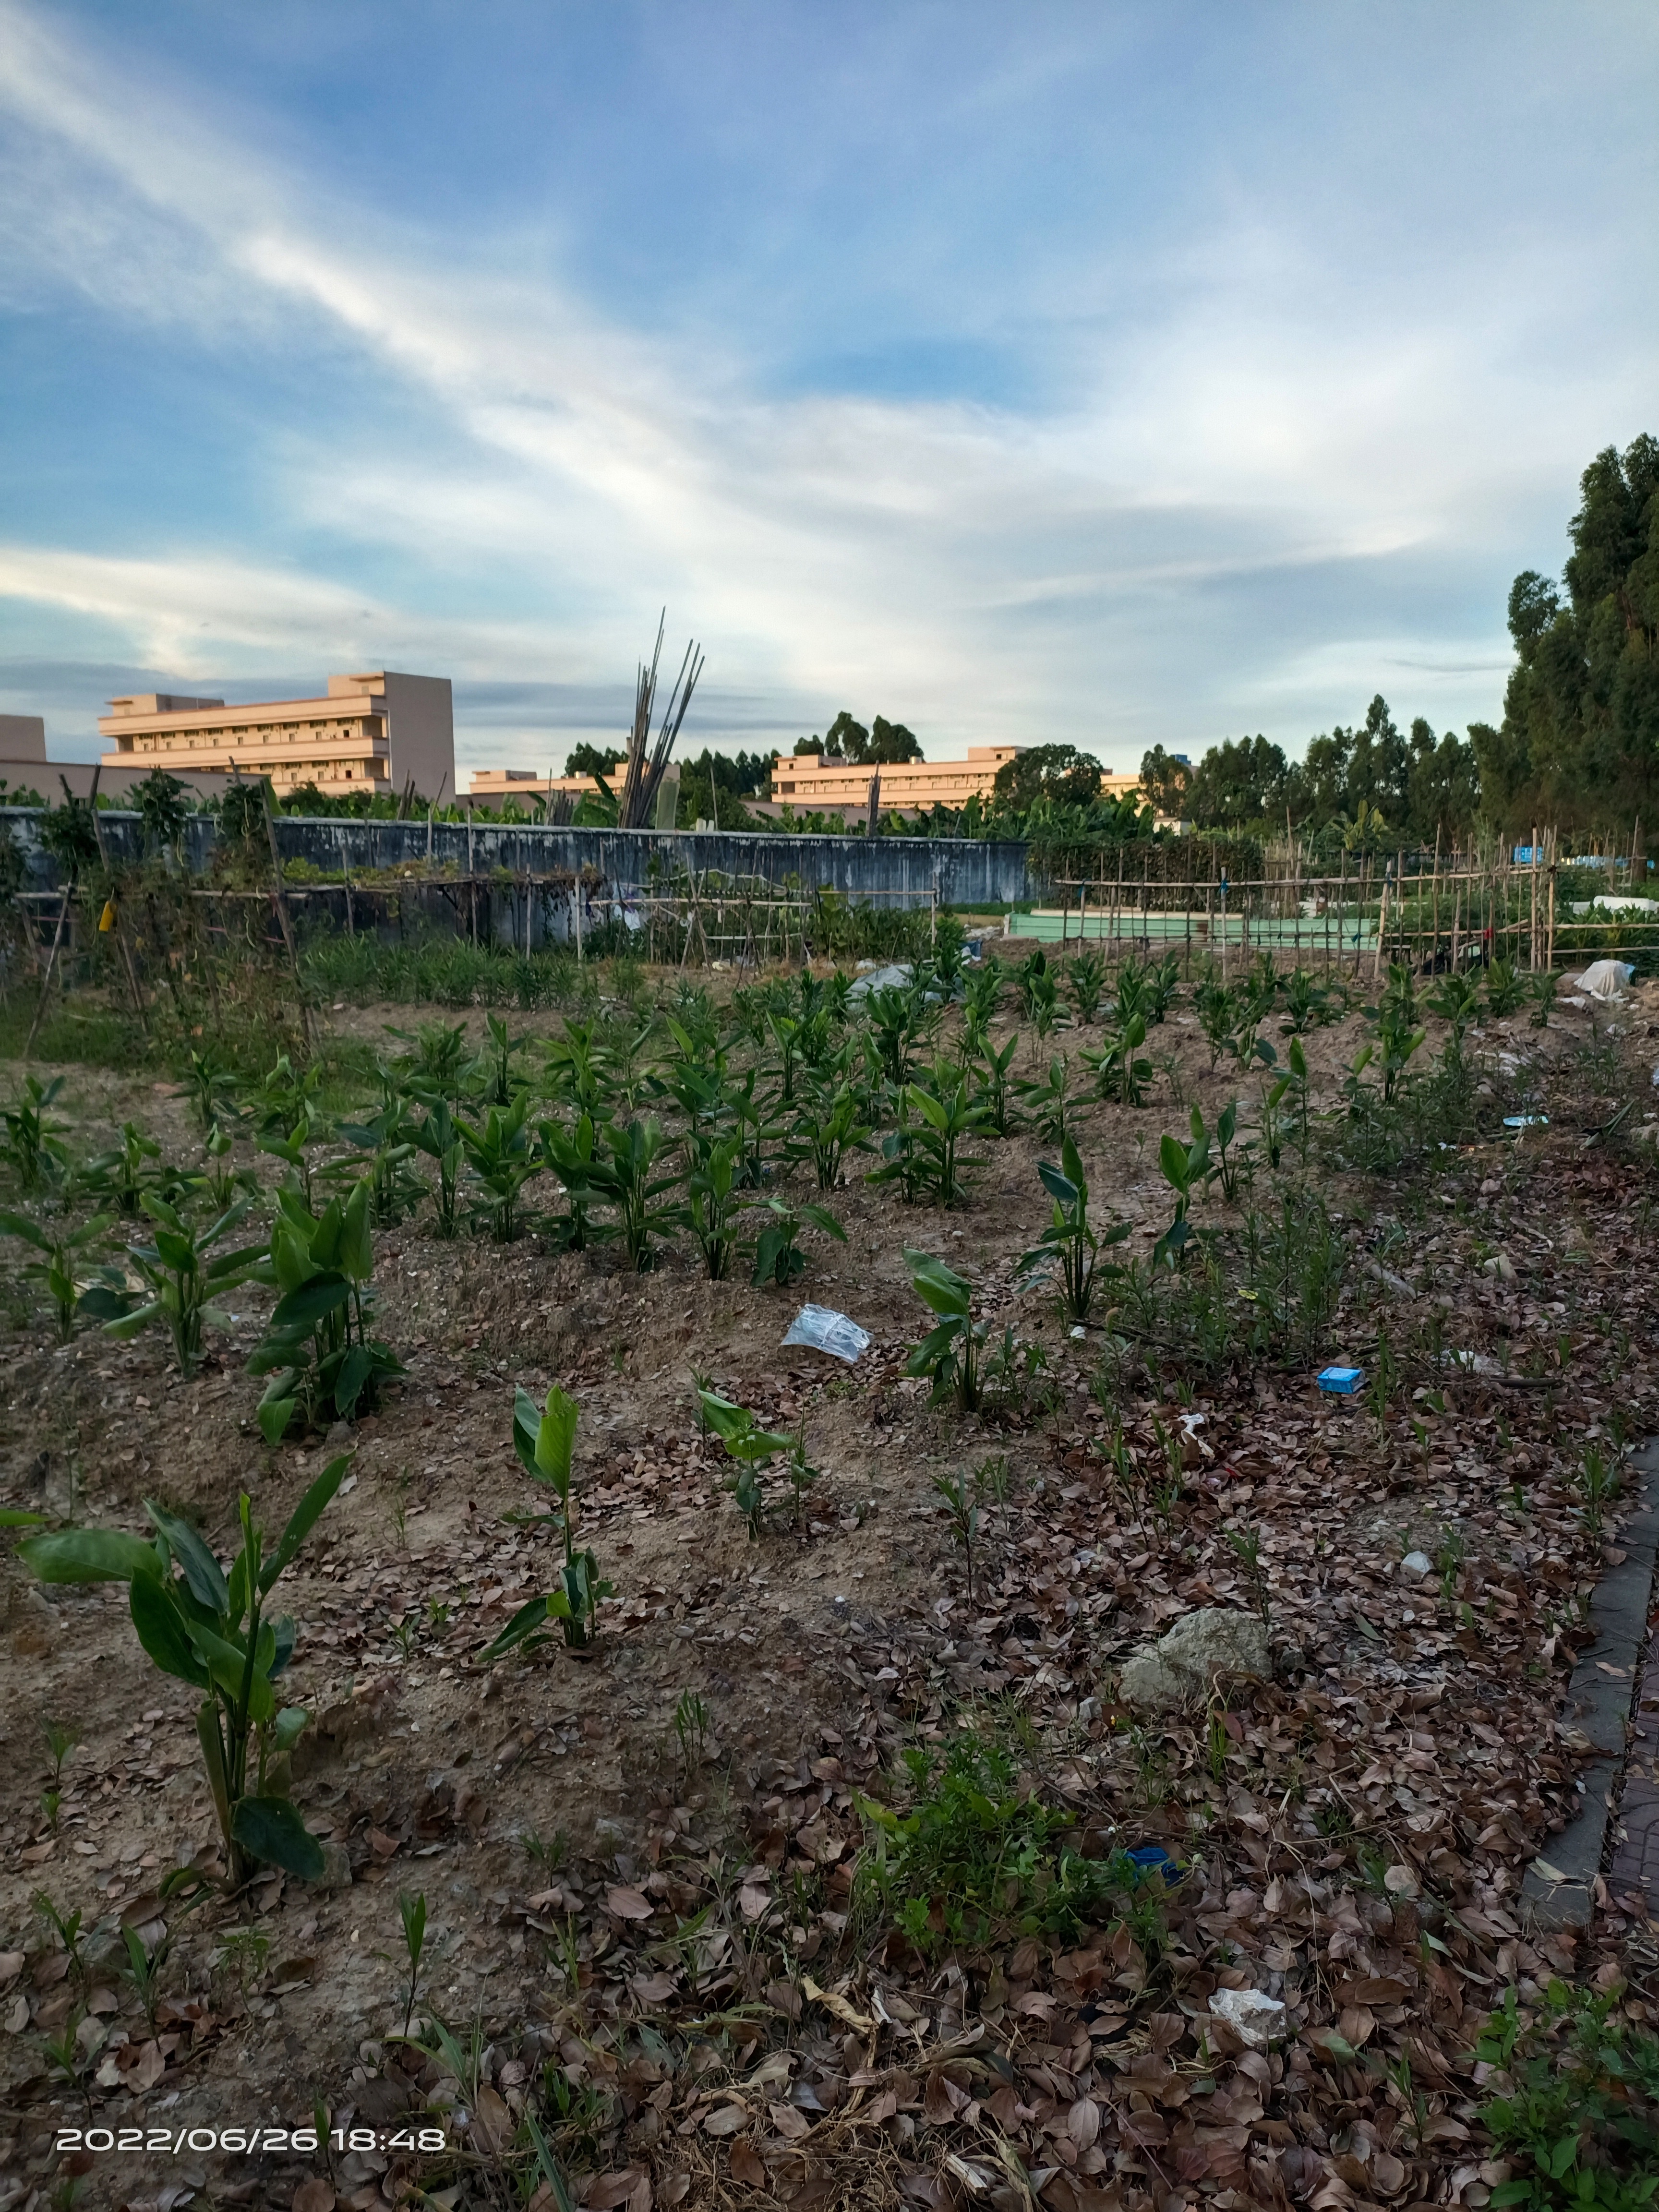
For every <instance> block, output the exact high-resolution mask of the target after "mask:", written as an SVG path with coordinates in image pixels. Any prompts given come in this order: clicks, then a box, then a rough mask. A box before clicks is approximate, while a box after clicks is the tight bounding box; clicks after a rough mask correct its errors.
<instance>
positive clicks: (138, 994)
mask: <svg viewBox="0 0 1659 2212" xmlns="http://www.w3.org/2000/svg"><path fill="white" fill-rule="evenodd" d="M102 772H103V764H102V763H101V762H100V763H99V765H98V767H97V768H95V769H94V770H93V774H92V834H93V836H94V837H95V838H96V839H97V840H98V858H99V860H100V861H101V862H102V863H103V869H104V873H105V874H106V876H108V875H109V873H110V866H109V850H108V848H107V847H106V845H105V843H104V829H103V824H102V823H100V821H99V819H98V778H99V776H100V775H101V774H102ZM58 781H59V783H61V784H62V785H63V787H64V798H65V799H68V798H69V796H70V787H69V778H68V777H67V776H65V775H60V776H59V777H58ZM104 914H105V915H107V917H108V921H109V930H110V934H111V935H112V937H113V938H114V939H115V942H116V944H117V945H118V947H119V949H120V954H121V965H122V967H123V968H125V970H126V976H127V989H128V991H129V992H130V993H131V996H132V1011H133V1012H134V1013H135V1014H137V1017H138V1027H139V1029H140V1030H141V1031H142V1032H143V1039H144V1042H145V1043H146V1044H148V1043H149V1015H148V1014H147V1013H146V1012H145V1011H144V994H143V992H142V991H141V990H140V989H139V987H138V970H137V968H136V967H135V966H134V964H133V958H132V945H131V941H130V940H129V939H128V936H127V933H126V932H125V929H123V928H122V927H121V902H120V901H119V899H118V898H117V896H116V895H115V882H114V878H113V877H111V878H110V892H109V897H108V900H107V902H106V905H105V908H104ZM98 927H99V928H100V930H101V929H102V928H103V927H104V921H103V918H102V917H101V916H100V920H99V923H98Z"/></svg>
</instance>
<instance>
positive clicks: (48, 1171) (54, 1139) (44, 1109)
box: [0, 1075, 70, 1191]
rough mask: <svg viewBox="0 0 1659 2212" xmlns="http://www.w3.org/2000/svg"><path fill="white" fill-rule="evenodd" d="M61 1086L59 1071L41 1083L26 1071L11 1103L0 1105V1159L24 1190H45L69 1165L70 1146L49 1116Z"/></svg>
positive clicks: (61, 1078) (59, 1127) (62, 1174)
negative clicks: (20, 1089)
mask: <svg viewBox="0 0 1659 2212" xmlns="http://www.w3.org/2000/svg"><path fill="white" fill-rule="evenodd" d="M63 1088H64V1079H63V1077H62V1076H61V1075H54V1076H53V1077H52V1080H51V1081H50V1082H49V1083H42V1082H41V1080H40V1077H39V1076H36V1075H26V1076H25V1077H24V1078H23V1088H22V1091H21V1095H20V1096H19V1097H17V1098H16V1099H15V1101H14V1102H13V1103H12V1104H11V1105H9V1106H7V1107H4V1108H0V1129H3V1130H4V1132H5V1134H4V1135H3V1137H0V1159H3V1160H5V1161H7V1162H8V1163H9V1165H10V1168H11V1170H12V1172H13V1174H14V1175H15V1176H16V1177H17V1181H18V1184H19V1186H20V1188H21V1189H23V1190H25V1191H37V1190H45V1189H46V1188H49V1187H50V1186H51V1185H52V1184H53V1183H57V1182H61V1181H62V1179H63V1177H64V1173H65V1171H66V1170H67V1169H68V1167H69V1164H70V1156H69V1148H68V1146H66V1145H65V1144H64V1139H63V1135H62V1132H61V1125H60V1124H59V1123H58V1122H57V1121H53V1120H52V1115H51V1111H50V1109H51V1108H52V1106H53V1105H55V1104H56V1103H57V1101H58V1097H59V1096H60V1095H61V1094H62V1091H63Z"/></svg>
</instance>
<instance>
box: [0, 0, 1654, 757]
mask: <svg viewBox="0 0 1659 2212" xmlns="http://www.w3.org/2000/svg"><path fill="white" fill-rule="evenodd" d="M1656 111H1659V14H1656V12H1655V11H1654V10H1653V9H1652V8H1651V7H1650V6H1649V5H1648V4H1646V0H1641V4H1631V5H1623V4H1617V0H1607V3H1606V4H1597V0H1585V4H1581V5H1579V6H1577V7H1574V8H1571V9H1564V8H1562V7H1560V6H1559V5H1547V6H1534V7H1529V6H1528V5H1526V4H1524V0H1502V4H1492V5H1485V4H1481V0H1462V4H1460V5H1459V6H1458V7H1457V8H1455V9H1446V8H1445V7H1444V6H1443V5H1437V4H1436V5H1420V6H1419V5H1410V4H1401V5H1392V6H1390V5H1384V6H1382V7H1377V6H1375V5H1370V6H1359V5H1352V6H1346V5H1342V4H1338V3H1337V0H1317V4H1309V5H1297V4H1283V5H1265V4H1259V5H1252V4H1249V0H1239V4H1232V5H1226V6H1223V5H1221V4H1219V0H1206V4H1202V5H1196V4H1194V5H1182V4H1181V3H1180V0H1151V4H1146V5H1138V4H1121V5H1112V4H1109V0H1106V3H1105V4H1100V0H1097V4H1095V5H1091V6H1086V7H1084V6H1077V7H1073V6H1067V5H1060V4H1042V0H1034V4H1032V5H1030V6H1027V7H1024V8H1018V9H1010V8H1008V7H1006V5H1002V4H998V5H976V4H972V0H958V3H957V4H954V5H950V6H945V5H935V4H906V0H871V4H869V5H841V4H835V0H823V4H818V5H815V6H811V7H808V6H806V5H787V4H782V0H768V4H765V5H761V4H753V5H738V4H732V5H714V4H708V5H700V4H696V0H675V4H672V5H668V4H663V5H659V6H651V5H642V6H635V5H629V4H627V0H594V4H592V5H565V6H561V5H547V4H540V5H534V6H532V5H519V4H492V0H474V3H473V4H471V5H469V6H467V7H465V8H462V7H459V6H458V5H454V4H442V5H440V4H437V0H399V4H397V5H393V4H391V0H378V3H377V4H369V0H327V4H315V5H313V4H304V5H284V4H283V0H269V4H267V5H265V6H264V7H262V8H259V9H241V8H238V9H226V8H223V7H222V6H219V5H216V4H213V0H149V5H147V6H146V7H145V8H144V9H135V8H133V7H132V6H131V4H129V0H123V4H119V5H117V4H76V0H55V4H53V5H52V6H50V7H45V6H28V5H18V4H15V0H0V392H3V399H4V404H3V405H0V483H3V486H4V492H5V496H4V499H3V503H0V709H3V710H6V711H10V712H20V713H41V714H45V715H46V720H47V729H48V735H49V738H51V740H52V744H53V746H54V748H55V749H56V750H60V751H61V752H63V753H64V754H80V755H82V756H85V755H88V754H90V753H92V752H94V751H95V750H96V749H97V744H96V738H95V732H94V720H95V717H96V715H97V714H98V713H99V712H100V708H101V702H103V700H104V699H106V697H107V696H109V694H110V693H111V692H112V691H115V690H125V689H131V688H135V687H139V688H157V687H159V688H163V689H165V688H168V687H173V688H178V689H182V690H213V691H222V692H223V693H224V694H225V695H227V696H231V697H243V698H253V697H259V696H273V695H276V694H281V693H283V692H292V691H298V690H310V689H312V688H313V687H314V686H319V684H320V681H321V679H322V678H323V677H324V676H325V674H326V673H327V672H328V671H331V670H343V669H347V668H354V667H357V668H361V667H366V666H374V665H391V666H394V667H403V668H411V669H415V670H418V671H423V672H428V673H437V674H448V675H450V676H452V677H453V678H454V680H455V684H456V696H457V736H458V748H459V754H460V757H461V759H462V761H463V763H465V764H466V765H485V764H489V763H509V764H518V765H532V764H540V763H544V762H545V761H547V760H550V759H552V760H562V756H563V754H564V752H565V751H566V750H568V746H569V744H571V743H572V742H573V741H574V739H575V738H577V737H580V736H582V735H587V734H592V733H595V732H600V733H604V734H612V733H614V732H616V731H617V729H618V728H619V727H620V726H621V725H622V724H623V722H624V721H625V720H626V718H627V714H628V710H629V698H630V693H631V680H632V671H633V665H634V662H635V659H636V658H637V656H638V655H639V653H641V651H642V650H644V649H646V648H647V646H648V643H649V640H650V637H651V635H653V632H654V628H655V623H656V617H657V612H658V610H659V607H660V606H661V605H667V607H668V610H669V635H670V640H671V642H673V643H675V645H676V647H678V642H679V641H683V639H684V636H685V635H688V634H690V633H695V634H696V635H697V636H698V637H699V639H700V640H701V641H702V643H703V645H704V647H705V649H706V651H707V653H708V669H707V673H706V675H705V678H704V682H703V689H702V692H701V693H700V695H699V698H698V702H697V705H696V708H694V710H693V714H692V716H691V719H690V721H689V722H688V725H687V737H688V738H691V739H693V740H694V741H696V742H697V743H699V744H700V743H701V742H702V741H703V740H704V739H713V740H714V742H716V743H720V744H732V745H738V744H749V745H754V744H768V745H769V744H783V745H784V746H785V747H786V748H787V746H788V745H789V744H792V743H793V740H794V738H796V737H797V736H799V735H801V734H803V733H805V732H810V731H817V730H821V729H823V726H824V725H825V724H826V722H827V721H828V720H829V719H830V717H832V716H833V715H834V714H835V713H836V710H837V709H838V708H842V707H848V708H851V709H852V710H853V711H854V713H855V714H858V715H860V717H861V718H863V719H865V720H868V719H869V717H870V716H871V715H872V714H878V713H883V714H888V715H889V716H890V717H891V718H893V719H895V720H903V721H905V722H908V724H909V725H910V726H912V727H913V728H914V729H915V731H916V732H918V734H919V735H920V736H921V738H922V739H923V741H924V743H925V744H926V746H927V750H928V751H929V752H930V753H931V754H933V756H934V757H939V756H941V755H946V754H950V753H952V752H955V751H957V750H960V749H961V747H962V746H963V744H974V743H988V742H992V741H996V740H1009V739H1012V741H1014V742H1017V743H1041V742H1043V741H1046V740H1050V739H1054V738H1069V739H1071V740H1073V741H1074V742H1077V743H1079V744H1084V745H1085V746H1086V747H1087V748H1088V749H1090V750H1094V751H1096V752H1097V753H1098V754H1099V755H1100V756H1101V757H1102V758H1103V760H1105V761H1106V762H1107V763H1108V765H1109V766H1111V767H1114V768H1120V769H1128V768H1133V767H1135V766H1136V765H1138V763H1139V758H1140V755H1141V753H1142V751H1143V750H1144V749H1145V748H1146V746H1147V745H1149V744H1155V743H1159V742H1162V743H1164V744H1168V745H1170V747H1171V748H1172V749H1175V750H1186V751H1193V752H1196V751H1198V750H1201V749H1202V748H1203V747H1204V746H1205V745H1206V744H1210V743H1212V742H1213V741H1215V740H1216V739H1218V738H1223V737H1225V736H1237V735H1240V734H1243V733H1244V732H1251V731H1255V730H1263V731H1265V732H1267V733H1268V734H1269V735H1270V736H1273V737H1274V738H1278V739H1279V741H1280V742H1281V743H1283V744H1285V745H1286V746H1287V747H1289V748H1291V750H1299V748H1300V747H1301V745H1302V744H1304V743H1305V742H1306V739H1307V738H1308V737H1309V736H1310V735H1311V734H1312V733H1313V732H1315V731H1316V730H1319V729H1322V728H1327V727H1328V726H1330V725H1331V724H1332V723H1333V722H1334V721H1339V720H1340V721H1344V722H1347V721H1352V720H1357V719H1358V718H1359V717H1360V716H1362V715H1363V714H1364V708H1365V705H1366V702H1368V701H1369V699H1370V696H1371V695H1372V693H1373V692H1374V691H1376V690H1382V691H1383V693H1384V694H1385V695H1386V696H1388V697H1389V700H1390V702H1392V704H1393V705H1394V707H1395V711H1396V714H1398V715H1399V716H1400V717H1401V720H1404V719H1406V718H1407V717H1408V716H1410V715H1412V714H1418V713H1422V714H1427V715H1428V716H1429V717H1430V718H1431V720H1432V721H1433V722H1434V723H1435V724H1436V726H1437V727H1442V728H1444V727H1459V728H1461V727H1462V726H1463V725H1464V724H1465V723H1467V722H1468V721H1469V720H1473V719H1476V718H1482V717H1484V718H1493V719H1495V718H1496V715H1497V714H1498V709H1499V706H1500V702H1501V698H1502V692H1503V684H1504V673H1505V671H1506V668H1507V665H1508V660H1509V654H1508V641H1507V638H1506V635H1505V633H1504V620H1503V614H1504V598H1505V594H1506V592H1507V590H1508V586H1509V583H1510V579H1511V577H1512V576H1513V575H1514V574H1515V573H1516V571H1517V570H1518V569H1520V568H1526V567H1538V568H1555V567H1557V566H1558V565H1559V562H1560V560H1561V558H1562V557H1563V556H1564V554H1565V524H1566V521H1567V518H1568V516H1569V515H1570V513H1571V511H1572V508H1573V506H1574V505H1575V503H1576V491H1577V477H1578V473H1579V471H1581V470H1582V468H1583V465H1584V464H1585V463H1586V461H1588V460H1589V458H1590V456H1591V454H1592V453H1595V451H1596V450H1597V449H1598V448H1600V447H1602V446H1604V445H1607V444H1608V443H1610V442H1616V443H1619V444H1621V445H1622V444H1624V443H1626V442H1627V441H1629V439H1631V438H1632V437H1633V436H1634V435H1636V434H1637V433H1638V432H1639V431H1641V430H1643V429H1650V430H1659V391H1656V366H1655V364H1656V362H1659V343H1656V342H1659V284H1656V282H1655V279H1656V275H1659V268H1656V258H1659V256H1656V246H1655V240H1656V226H1655V224H1654V222H1653V220H1652V214H1653V210H1654V207H1655V206H1656V204H1659V134H1656V132H1655V131H1654V129H1653V124H1652V118H1653V116H1654V113H1655V112H1656ZM675 661H676V665H678V650H676V653H675ZM683 742H684V741H683Z"/></svg>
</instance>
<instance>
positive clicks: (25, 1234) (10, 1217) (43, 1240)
mask: <svg viewBox="0 0 1659 2212" xmlns="http://www.w3.org/2000/svg"><path fill="white" fill-rule="evenodd" d="M0 1229H3V1230H4V1231H5V1232H6V1234H7V1236H9V1237H21V1238H22V1239H23V1242H24V1243H26V1244H33V1247H34V1249H35V1250H36V1251H37V1252H50V1251H51V1249H52V1239H51V1237H48V1236H47V1234H46V1231H45V1230H44V1229H42V1228H41V1226H40V1223H39V1222H38V1221H31V1220H30V1219H29V1217H28V1216H27V1213H0Z"/></svg>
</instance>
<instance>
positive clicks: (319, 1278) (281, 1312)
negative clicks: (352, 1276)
mask: <svg viewBox="0 0 1659 2212" xmlns="http://www.w3.org/2000/svg"><path fill="white" fill-rule="evenodd" d="M350 1296H351V1285H350V1284H349V1283H348V1282H347V1280H346V1279H345V1277H344V1276H343V1275H334V1274H328V1275H313V1277H312V1279H311V1280H310V1281H309V1282H307V1283H301V1285H300V1287H299V1288H298V1289H297V1290H294V1291H287V1292H286V1293H285V1294H284V1295H283V1297H280V1298H278V1299H277V1301H276V1311H275V1312H274V1313H273V1314H272V1315H271V1316H270V1321H271V1326H272V1328H306V1329H311V1328H315V1327H316V1326H317V1324H318V1322H319V1321H322V1320H325V1318H326V1317H327V1316H328V1315H330V1314H331V1313H333V1312H335V1311H336V1310H337V1309H338V1308H339V1307H341V1306H343V1304H345V1302H346V1300H347V1299H348V1298H349V1297H350Z"/></svg>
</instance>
